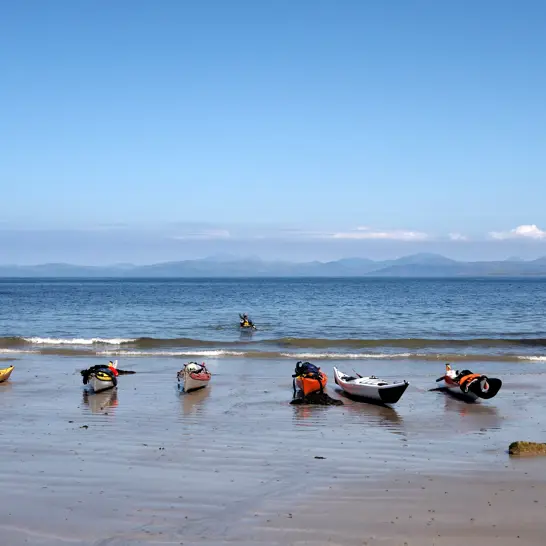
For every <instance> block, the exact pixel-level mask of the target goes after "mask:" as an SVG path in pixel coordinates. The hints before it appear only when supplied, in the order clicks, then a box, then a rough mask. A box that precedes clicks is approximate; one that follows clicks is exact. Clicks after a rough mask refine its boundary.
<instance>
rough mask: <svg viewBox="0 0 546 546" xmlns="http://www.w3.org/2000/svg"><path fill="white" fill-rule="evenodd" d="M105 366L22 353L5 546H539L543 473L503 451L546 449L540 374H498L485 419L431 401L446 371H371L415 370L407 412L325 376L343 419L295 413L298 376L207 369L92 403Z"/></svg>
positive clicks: (333, 410) (129, 387)
mask: <svg viewBox="0 0 546 546" xmlns="http://www.w3.org/2000/svg"><path fill="white" fill-rule="evenodd" d="M95 363H97V359H90V358H79V359H70V358H67V357H59V356H44V355H20V356H19V357H18V358H17V359H16V360H14V361H13V364H14V365H15V366H16V368H15V371H14V373H13V375H12V379H11V380H10V382H8V383H5V384H2V385H0V411H1V412H2V416H3V419H2V421H3V425H2V428H1V432H0V448H1V450H2V454H3V462H4V464H3V465H1V467H0V483H1V488H0V506H1V507H2V509H1V510H0V530H1V531H0V534H1V536H2V537H3V541H2V543H3V544H6V545H7V544H9V545H10V546H19V545H22V544H36V545H38V544H39V545H47V546H49V545H56V544H64V543H66V544H78V545H86V546H87V545H99V544H100V545H103V544H104V545H106V544H108V545H122V544H123V545H132V544H181V543H183V544H207V545H208V544H211V545H212V544H223V543H237V544H249V545H250V544H279V545H280V544H298V545H299V544H340V545H346V546H349V545H353V544H388V545H390V544H392V545H395V544H396V545H398V544H400V545H403V544H405V543H406V544H442V545H443V544H446V545H451V544H455V543H458V542H457V541H460V540H461V539H464V540H465V542H467V543H469V544H473V543H479V544H489V543H491V544H493V543H494V544H514V543H515V542H514V541H515V540H516V538H517V537H518V536H519V537H520V538H519V539H517V540H518V544H519V543H521V544H541V543H542V542H543V541H542V539H541V538H540V534H541V532H542V531H543V530H546V526H545V524H544V523H543V522H542V519H541V518H542V515H541V514H543V511H544V507H545V502H546V495H545V494H546V484H545V478H544V468H545V467H544V465H545V464H546V459H520V460H514V459H511V458H510V457H509V456H508V454H507V452H506V450H507V447H508V444H509V443H510V442H511V441H513V440H534V441H541V440H543V439H544V437H545V430H546V418H544V417H543V416H544V412H543V403H542V397H543V395H544V389H543V388H542V387H540V386H539V385H540V383H539V382H538V381H537V380H538V379H542V377H543V374H544V371H545V370H544V368H545V366H544V365H543V364H541V363H538V364H537V365H536V366H535V367H533V368H530V367H526V368H525V369H524V370H522V369H519V370H515V369H510V366H511V365H510V364H509V363H498V364H496V363H491V362H488V363H487V371H488V372H489V373H491V374H493V373H494V374H495V375H499V376H502V377H503V379H504V381H505V383H504V386H503V389H502V390H501V393H500V394H499V395H498V396H497V398H495V399H493V400H491V401H488V402H485V403H481V404H465V403H464V402H461V401H459V400H456V399H453V398H451V397H449V396H447V395H445V394H443V393H437V392H428V390H427V389H429V388H431V387H434V379H435V378H436V377H437V375H439V374H438V373H437V372H438V369H440V371H441V368H442V364H441V363H438V366H437V367H436V366H435V365H433V366H431V365H430V363H427V364H426V366H424V367H421V368H418V370H417V371H416V368H415V365H414V363H412V364H411V365H410V364H409V363H407V362H403V361H400V362H389V363H388V364H385V363H384V362H377V363H374V362H373V361H370V362H366V363H359V369H360V370H361V371H362V372H363V373H371V372H372V370H373V369H374V368H375V370H376V371H377V370H378V368H379V370H380V372H381V375H382V376H383V377H385V378H387V379H389V378H400V377H410V366H412V367H413V374H412V376H411V384H410V388H409V389H408V391H407V392H406V394H405V395H404V397H403V398H402V400H401V401H400V403H399V404H398V405H397V406H396V408H387V407H380V406H374V405H370V404H363V403H359V402H354V401H351V400H348V399H346V398H345V397H343V396H342V394H341V393H339V392H338V391H337V390H336V387H335V385H334V384H333V380H332V373H331V364H330V363H321V365H322V366H323V369H324V370H325V371H326V372H327V373H328V374H329V377H330V383H329V387H328V392H329V393H330V394H331V395H332V396H334V397H337V398H340V399H342V400H343V401H344V403H345V405H344V406H341V407H302V406H299V407H296V406H290V405H289V401H290V399H291V396H292V384H291V383H292V378H291V373H292V370H293V365H294V364H293V363H292V362H289V361H286V360H284V361H276V360H262V361H252V360H248V359H239V360H238V359H217V360H210V361H208V362H207V363H208V366H209V368H210V369H211V371H212V373H213V374H214V375H213V380H212V382H211V385H210V388H209V389H207V390H204V391H200V392H196V393H193V394H188V395H181V394H179V393H178V392H177V390H176V371H177V370H178V369H180V367H181V366H182V363H183V361H182V360H181V359H176V358H157V359H150V358H133V359H124V360H123V361H120V364H119V366H120V368H123V369H133V370H135V371H136V372H137V373H136V374H134V375H128V376H121V377H120V378H119V386H118V389H117V391H111V392H105V393H101V394H98V395H89V396H87V395H85V394H84V393H83V392H82V387H83V386H82V384H81V377H80V376H79V373H78V370H80V369H82V368H85V367H87V366H89V365H92V364H95ZM336 365H337V366H339V367H340V368H342V369H343V368H345V369H347V370H350V368H351V366H353V365H354V363H353V364H351V363H349V362H336ZM476 366H477V364H475V365H474V367H476ZM482 368H483V366H482Z"/></svg>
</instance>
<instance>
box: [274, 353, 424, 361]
mask: <svg viewBox="0 0 546 546" xmlns="http://www.w3.org/2000/svg"><path fill="white" fill-rule="evenodd" d="M281 356H284V357H286V358H298V359H303V358H309V359H317V360H320V359H327V358H329V359H335V360H347V359H354V360H358V359H362V360H366V359H397V358H409V357H411V356H413V357H417V356H419V355H415V354H412V353H395V354H383V353H379V354H374V353H281Z"/></svg>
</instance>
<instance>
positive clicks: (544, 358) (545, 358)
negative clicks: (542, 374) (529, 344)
mask: <svg viewBox="0 0 546 546" xmlns="http://www.w3.org/2000/svg"><path fill="white" fill-rule="evenodd" d="M518 359H519V360H530V361H531V362H546V356H518Z"/></svg>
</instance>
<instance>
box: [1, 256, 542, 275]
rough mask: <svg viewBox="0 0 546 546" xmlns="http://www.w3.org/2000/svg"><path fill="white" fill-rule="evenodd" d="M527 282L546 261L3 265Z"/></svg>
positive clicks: (13, 271)
mask: <svg viewBox="0 0 546 546" xmlns="http://www.w3.org/2000/svg"><path fill="white" fill-rule="evenodd" d="M488 276H498V277H500V276H505V277H526V276H539V277H542V276H546V256H545V257H542V258H538V259H536V260H532V261H523V260H521V259H519V258H512V259H508V260H502V261H491V262H459V261H456V260H452V259H450V258H446V257H445V256H441V255H438V254H413V255H411V256H404V257H402V258H398V259H396V260H384V261H374V260H369V259H367V258H344V259H342V260H336V261H330V262H318V261H314V262H306V263H294V262H283V261H263V260H260V259H259V258H256V257H250V258H245V259H238V258H236V257H233V256H228V255H221V256H213V257H209V258H205V259H201V260H184V261H179V262H165V263H158V264H151V265H140V266H138V265H132V264H125V263H124V264H116V265H112V266H104V267H103V266H78V265H71V264H63V263H50V264H42V265H32V266H17V265H5V266H0V277H3V278H6V277H17V278H37V277H41V278H105V277H106V278H139V277H141V278H142V277H146V278H180V277H182V278H189V277H209V278H212V277H488Z"/></svg>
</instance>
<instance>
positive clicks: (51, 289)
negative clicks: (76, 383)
mask: <svg viewBox="0 0 546 546" xmlns="http://www.w3.org/2000/svg"><path fill="white" fill-rule="evenodd" d="M545 309H546V280H543V279H521V278H518V279H506V278H502V279H500V278H499V279H497V278H494V279H491V278H487V279H483V278H481V279H467V278H465V279H400V278H389V279H372V278H351V279H347V278H344V279H324V278H320V279H317V278H313V279H309V278H292V279H286V278H284V279H259V278H249V279H240V278H237V279H233V278H230V279H174V280H171V279H168V280H165V279H161V280H160V279H121V280H120V279H116V280H112V279H98V280H97V279H92V280H91V279H83V280H82V279H73V280H66V279H2V280H0V354H2V353H4V356H5V355H9V354H14V355H16V354H18V353H37V354H39V353H42V354H47V355H64V356H70V355H74V356H85V355H90V356H101V357H105V358H114V357H115V358H118V357H139V356H143V357H147V356H148V357H149V356H153V357H161V356H165V357H181V358H184V359H187V360H191V359H206V358H215V359H222V358H225V357H237V358H243V359H245V358H248V359H293V360H302V359H304V360H309V361H313V360H318V361H321V360H326V359H329V360H336V359H343V360H347V359H351V360H355V361H356V360H366V359H373V360H375V361H377V360H386V361H388V360H396V361H400V360H407V361H408V362H411V361H426V360H442V361H446V362H447V361H465V360H469V361H476V360H480V361H487V360H490V361H497V362H499V361H507V362H521V363H525V362H527V363H532V362H536V361H546V313H545ZM239 313H248V314H249V316H250V318H251V319H252V320H253V321H254V323H255V325H256V327H257V329H256V331H253V332H252V333H249V332H246V331H243V332H242V331H240V328H239Z"/></svg>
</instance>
